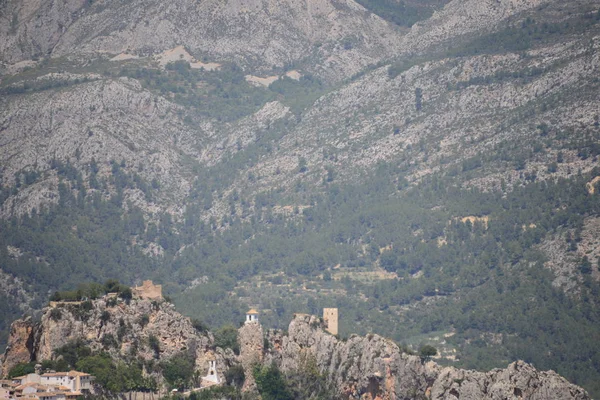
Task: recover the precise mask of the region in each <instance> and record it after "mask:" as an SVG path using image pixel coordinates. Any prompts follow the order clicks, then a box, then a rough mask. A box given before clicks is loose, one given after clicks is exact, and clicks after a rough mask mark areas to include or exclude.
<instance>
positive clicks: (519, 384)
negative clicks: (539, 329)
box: [431, 361, 590, 400]
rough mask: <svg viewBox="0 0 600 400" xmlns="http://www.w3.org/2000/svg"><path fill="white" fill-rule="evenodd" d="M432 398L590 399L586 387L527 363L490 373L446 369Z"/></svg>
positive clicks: (437, 382) (436, 382)
mask: <svg viewBox="0 0 600 400" xmlns="http://www.w3.org/2000/svg"><path fill="white" fill-rule="evenodd" d="M431 398H432V399H449V400H450V399H452V400H454V399H468V400H469V399H473V400H475V399H490V400H492V399H493V400H496V399H498V400H500V399H530V400H542V399H543V400H562V399H589V398H590V397H589V396H588V394H587V393H586V392H585V390H583V389H582V388H580V387H578V386H576V385H573V384H570V383H569V382H567V380H566V379H565V378H563V377H561V376H560V375H558V374H557V373H555V372H554V371H538V370H536V369H535V368H534V367H533V366H532V365H530V364H527V363H525V362H523V361H517V362H514V363H512V364H510V365H509V366H508V367H507V368H505V369H494V370H492V371H490V372H487V373H483V372H476V371H466V370H461V369H456V368H444V369H442V370H441V371H440V374H439V376H438V378H437V380H436V381H435V383H434V385H433V387H432V389H431Z"/></svg>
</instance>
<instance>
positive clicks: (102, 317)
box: [100, 310, 110, 323]
mask: <svg viewBox="0 0 600 400" xmlns="http://www.w3.org/2000/svg"><path fill="white" fill-rule="evenodd" d="M100 321H102V322H103V323H106V322H108V321H110V312H108V311H107V310H104V311H102V314H100Z"/></svg>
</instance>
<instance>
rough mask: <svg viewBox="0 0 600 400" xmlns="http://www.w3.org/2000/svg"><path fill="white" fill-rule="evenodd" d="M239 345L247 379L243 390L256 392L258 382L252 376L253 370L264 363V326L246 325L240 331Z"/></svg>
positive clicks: (253, 323) (240, 358)
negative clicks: (255, 366)
mask: <svg viewBox="0 0 600 400" xmlns="http://www.w3.org/2000/svg"><path fill="white" fill-rule="evenodd" d="M238 343H239V345H240V356H239V360H240V362H241V364H242V367H243V368H244V375H245V377H246V379H245V381H244V386H243V388H242V390H244V391H251V392H254V391H256V382H255V381H254V377H253V376H252V368H253V366H254V365H255V364H257V363H261V362H262V361H263V354H264V348H263V346H264V336H263V329H262V326H261V325H260V324H259V323H257V322H251V323H247V324H244V325H243V326H242V327H241V328H240V329H239V330H238Z"/></svg>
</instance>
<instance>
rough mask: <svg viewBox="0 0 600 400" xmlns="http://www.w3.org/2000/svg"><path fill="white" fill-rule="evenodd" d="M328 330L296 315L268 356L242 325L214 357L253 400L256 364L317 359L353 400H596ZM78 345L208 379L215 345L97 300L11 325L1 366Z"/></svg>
mask: <svg viewBox="0 0 600 400" xmlns="http://www.w3.org/2000/svg"><path fill="white" fill-rule="evenodd" d="M56 310H60V313H59V312H58V311H56ZM59 314H60V315H59ZM123 327H125V328H123ZM323 328H324V326H323V321H322V319H321V318H318V317H315V316H311V315H306V314H297V315H295V316H294V319H293V320H292V321H291V323H290V325H289V330H288V333H287V334H284V333H283V332H282V331H277V330H269V331H268V332H267V334H266V339H267V341H268V343H269V347H268V348H267V349H265V348H264V347H263V339H264V337H263V330H262V326H261V325H260V324H258V323H250V324H246V325H244V326H242V327H241V328H240V329H239V331H238V341H239V344H240V355H239V357H237V358H236V357H235V356H234V355H233V352H232V351H231V350H230V349H220V348H217V349H216V352H215V353H214V354H215V356H216V360H217V370H218V373H219V375H220V379H221V381H224V375H223V373H224V372H225V371H226V369H227V368H228V367H230V366H231V365H234V364H237V363H240V364H241V365H242V367H243V368H244V372H245V375H246V381H245V384H244V387H243V390H244V391H250V392H254V391H256V384H255V382H254V379H253V378H252V367H253V366H254V365H255V364H257V363H262V364H269V363H275V364H276V365H278V366H279V368H280V369H281V370H282V371H283V372H284V373H293V372H295V371H297V370H299V369H300V368H302V367H303V363H304V362H305V360H306V359H307V358H309V357H310V358H311V359H314V360H315V361H316V366H317V368H318V369H319V371H320V372H321V373H322V374H325V376H326V379H327V381H328V383H329V384H330V385H332V387H334V388H335V392H336V393H337V394H338V395H339V396H340V397H341V398H346V399H390V400H392V399H406V400H409V399H421V398H429V399H448V400H453V399H473V400H475V399H479V400H482V399H489V400H496V399H513V398H514V399H519V398H525V399H532V400H567V399H577V400H587V399H590V397H589V396H588V395H587V393H586V392H585V390H583V389H582V388H580V387H578V386H575V385H572V384H570V383H569V382H567V381H566V380H565V379H564V378H562V377H561V376H559V375H558V374H556V373H555V372H553V371H544V372H542V371H538V370H536V369H535V368H534V367H533V366H531V365H529V364H527V363H525V362H523V361H518V362H515V363H512V364H511V365H509V366H508V367H507V368H506V369H495V370H492V371H490V372H487V373H484V372H477V371H470V370H462V369H457V368H453V367H441V366H439V365H437V364H436V363H434V362H431V361H429V362H424V361H423V360H422V359H421V358H420V357H418V356H414V355H408V354H406V353H403V352H402V351H401V350H400V348H399V347H398V346H397V345H396V344H395V343H394V342H392V341H391V340H388V339H385V338H383V337H381V336H379V335H372V334H370V335H367V336H366V337H361V336H357V335H352V336H351V337H350V338H349V339H348V340H340V339H337V338H336V337H335V336H332V335H331V334H329V333H327V332H326V331H325V330H324V329H323ZM111 336H112V340H110V341H111V342H112V341H113V340H114V341H115V346H112V347H111V346H110V345H109V346H107V342H109V340H107V338H109V337H111ZM150 336H155V337H156V338H157V339H158V341H159V349H156V348H154V349H153V348H150V347H149V346H148V338H149V337H150ZM78 339H81V340H85V341H86V342H87V343H88V344H89V346H90V347H91V348H92V349H95V350H99V349H104V350H105V351H108V352H109V353H110V354H111V355H112V356H113V357H114V358H115V359H117V360H118V359H121V358H124V357H125V355H126V354H127V353H128V352H130V351H131V349H132V348H133V347H135V348H137V349H138V354H139V357H141V358H142V359H144V360H152V359H157V358H158V359H168V358H169V357H172V356H173V355H175V354H177V353H180V352H192V353H193V354H194V357H195V360H196V363H195V368H197V369H198V370H200V371H203V370H204V369H205V368H204V366H205V365H207V361H208V359H207V356H208V354H209V349H210V348H211V347H212V343H213V337H212V335H211V334H210V333H206V334H199V333H198V332H197V331H196V330H195V329H194V327H193V326H192V325H191V323H190V321H189V320H188V319H187V318H185V317H183V316H182V315H181V314H179V313H177V312H175V311H174V310H173V306H172V305H171V304H168V303H164V302H163V303H157V302H150V301H147V300H137V301H132V302H131V304H130V305H126V304H124V303H120V304H117V305H107V304H106V301H105V300H97V301H94V302H93V308H92V309H88V310H85V313H83V312H82V309H81V307H80V305H76V304H71V305H69V306H63V307H60V306H55V307H52V308H48V309H46V310H45V312H44V315H43V317H42V320H41V321H40V322H39V323H33V322H32V320H31V319H24V320H17V321H15V322H14V323H13V324H12V327H11V336H10V344H9V347H8V349H7V351H6V353H5V355H4V357H3V359H2V367H3V371H4V374H6V373H7V372H8V370H10V368H12V367H13V366H14V365H15V364H17V363H19V362H29V361H31V360H38V361H40V360H44V359H52V358H53V357H54V354H53V351H54V350H55V349H57V348H59V347H60V346H62V345H64V344H66V343H68V342H69V341H72V340H78ZM117 343H118V345H116V344H117ZM157 350H158V351H157Z"/></svg>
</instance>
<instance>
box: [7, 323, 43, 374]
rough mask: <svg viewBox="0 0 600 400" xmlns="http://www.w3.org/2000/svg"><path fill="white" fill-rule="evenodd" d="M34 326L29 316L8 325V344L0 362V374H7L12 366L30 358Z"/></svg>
mask: <svg viewBox="0 0 600 400" xmlns="http://www.w3.org/2000/svg"><path fill="white" fill-rule="evenodd" d="M34 326H35V325H34V324H33V322H32V320H31V318H24V319H22V320H17V321H15V322H13V323H12V325H11V326H10V333H9V343H10V344H9V345H8V346H7V348H6V352H5V354H4V357H3V358H2V364H0V375H1V376H4V375H6V374H8V371H10V369H11V368H12V367H13V366H15V365H17V364H19V363H28V362H30V361H31V360H32V353H33V345H34V341H35V333H34Z"/></svg>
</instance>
